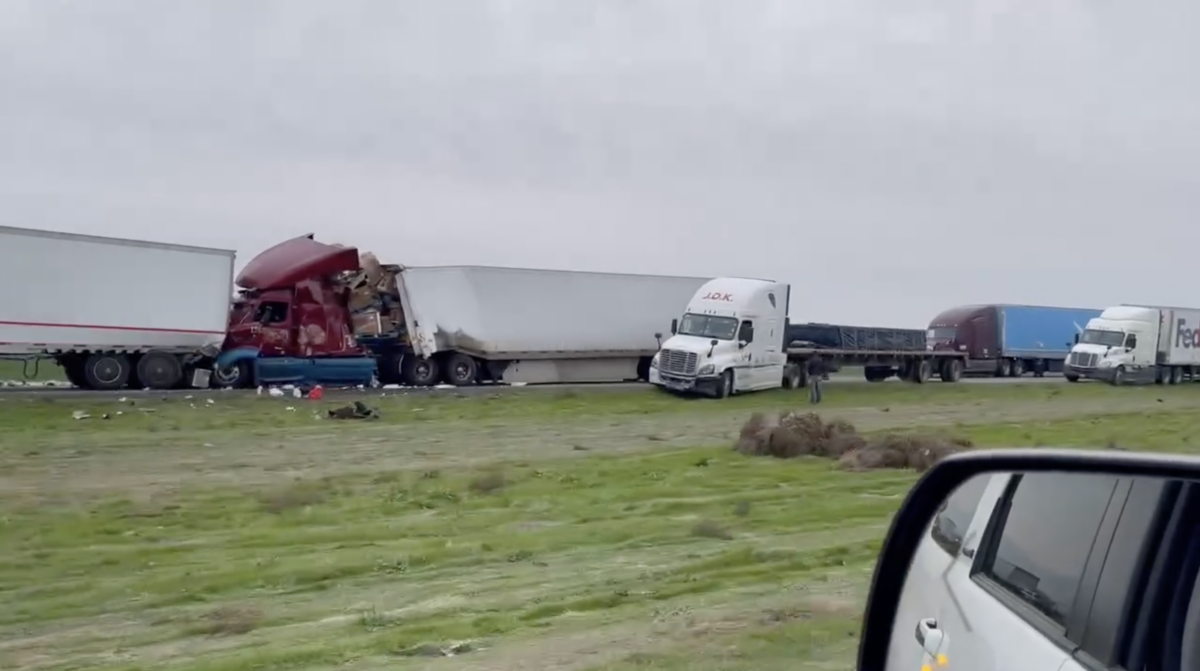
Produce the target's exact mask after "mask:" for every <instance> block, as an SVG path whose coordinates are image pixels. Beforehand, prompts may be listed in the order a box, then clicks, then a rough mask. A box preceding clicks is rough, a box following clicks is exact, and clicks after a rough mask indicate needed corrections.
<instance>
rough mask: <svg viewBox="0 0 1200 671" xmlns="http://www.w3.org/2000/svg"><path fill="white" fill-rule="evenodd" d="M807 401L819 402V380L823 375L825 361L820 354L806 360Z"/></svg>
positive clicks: (814, 403)
mask: <svg viewBox="0 0 1200 671" xmlns="http://www.w3.org/2000/svg"><path fill="white" fill-rule="evenodd" d="M806 365H807V366H808V384H809V387H808V389H809V391H808V401H809V403H812V404H813V405H816V404H817V403H820V402H821V381H822V380H823V379H824V376H825V362H824V361H822V360H821V357H820V356H814V357H813V358H811V359H809V360H808V363H807V364H806Z"/></svg>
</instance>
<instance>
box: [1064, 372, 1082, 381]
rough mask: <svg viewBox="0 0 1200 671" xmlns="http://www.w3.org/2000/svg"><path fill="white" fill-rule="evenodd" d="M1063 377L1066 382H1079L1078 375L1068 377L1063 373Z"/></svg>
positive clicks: (1068, 375)
mask: <svg viewBox="0 0 1200 671" xmlns="http://www.w3.org/2000/svg"><path fill="white" fill-rule="evenodd" d="M1063 377H1065V378H1067V382H1078V381H1079V376H1078V375H1070V374H1066V373H1064V374H1063Z"/></svg>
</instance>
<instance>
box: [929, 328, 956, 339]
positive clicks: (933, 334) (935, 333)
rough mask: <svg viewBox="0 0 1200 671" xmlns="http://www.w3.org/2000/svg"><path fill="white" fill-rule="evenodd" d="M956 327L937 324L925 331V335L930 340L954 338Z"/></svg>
mask: <svg viewBox="0 0 1200 671" xmlns="http://www.w3.org/2000/svg"><path fill="white" fill-rule="evenodd" d="M957 331H958V329H956V328H953V327H945V326H939V327H935V328H931V329H929V331H928V332H926V333H925V337H926V338H928V339H930V340H954V336H955V335H956V333H957Z"/></svg>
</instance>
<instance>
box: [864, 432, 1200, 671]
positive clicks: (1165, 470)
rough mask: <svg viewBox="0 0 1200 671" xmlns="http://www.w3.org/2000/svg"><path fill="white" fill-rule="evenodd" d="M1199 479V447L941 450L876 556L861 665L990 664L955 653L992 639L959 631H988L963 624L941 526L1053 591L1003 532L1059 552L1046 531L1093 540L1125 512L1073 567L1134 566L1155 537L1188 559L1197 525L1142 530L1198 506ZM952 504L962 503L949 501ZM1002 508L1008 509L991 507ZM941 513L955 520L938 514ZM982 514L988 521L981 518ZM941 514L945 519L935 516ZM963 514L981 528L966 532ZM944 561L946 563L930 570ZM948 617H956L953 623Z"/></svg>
mask: <svg viewBox="0 0 1200 671" xmlns="http://www.w3.org/2000/svg"><path fill="white" fill-rule="evenodd" d="M1197 486H1200V456H1185V455H1174V454H1172V455H1165V454H1146V453H1139V452H1131V451H1124V450H1119V449H1108V450H1104V449H1099V450H1097V449H1080V450H1063V449H1053V448H1034V449H999V450H983V449H965V450H963V451H960V452H958V453H956V454H951V455H949V456H946V457H944V458H942V459H941V460H940V461H938V462H937V463H935V464H934V465H933V466H932V467H931V468H930V469H929V470H928V471H926V472H925V474H924V475H923V476H922V477H921V479H920V480H919V481H918V482H917V483H916V484H915V485H914V486H913V487H912V489H910V490H909V492H908V494H907V496H906V497H905V500H904V503H903V504H902V505H901V506H900V509H899V511H897V512H896V514H895V515H894V516H893V517H892V521H891V526H890V529H889V530H888V532H887V537H886V539H885V541H884V543H883V547H882V549H881V550H880V553H879V556H878V558H877V560H876V562H875V570H874V577H873V579H872V582H871V591H870V594H869V596H868V598H867V607H866V611H865V613H864V614H863V624H862V633H861V636H860V638H859V647H858V663H857V664H856V665H855V666H854V667H853V668H857V669H903V668H909V667H910V666H911V667H918V666H920V663H919V662H916V661H915V660H918V659H924V660H926V661H925V663H926V664H927V665H929V666H931V667H933V668H937V667H939V666H944V665H946V664H947V663H949V664H953V665H954V666H951V667H950V668H957V667H960V666H961V667H963V668H966V667H971V666H978V665H979V664H980V663H983V660H980V659H972V658H969V657H967V658H963V659H961V660H956V659H953V656H954V654H955V651H956V650H958V651H960V652H959V653H958V654H963V655H971V654H977V653H976V652H975V651H977V650H979V649H981V647H983V648H986V647H987V646H978V645H973V644H968V645H961V644H959V642H958V641H957V640H951V638H955V639H957V638H958V637H962V638H963V639H966V640H964V641H963V643H969V642H971V641H977V642H980V643H982V642H984V641H986V640H987V639H986V637H987V633H986V631H983V629H984V628H982V627H976V628H975V631H974V632H972V631H971V630H970V629H966V628H964V627H960V626H955V619H954V618H955V617H956V616H955V615H954V613H955V612H956V609H957V608H958V604H957V603H956V602H955V600H954V599H953V596H952V595H951V594H948V593H947V589H946V585H945V584H941V580H942V579H944V576H943V575H942V570H943V569H944V567H945V564H946V562H947V561H948V557H949V555H947V554H946V551H945V550H944V549H943V548H942V547H940V545H939V538H938V536H939V535H940V534H938V533H937V532H938V531H948V530H953V531H955V534H956V535H957V534H962V536H963V538H964V539H965V540H963V541H961V545H962V550H961V551H962V552H968V551H969V552H971V553H972V554H973V555H975V556H976V559H975V560H974V564H975V566H974V567H973V569H972V570H973V571H978V572H980V573H981V574H983V575H999V576H1001V577H1003V578H1005V579H1006V581H1007V582H1006V583H1005V584H1007V585H1009V586H1008V587H1004V588H1002V589H1008V590H1009V592H1010V593H1011V594H1012V595H1013V598H1014V599H1026V600H1030V599H1035V598H1040V597H1045V598H1049V597H1048V596H1047V595H1044V594H1042V593H1041V592H1040V591H1039V590H1038V586H1039V582H1038V576H1037V575H1036V574H1034V573H1033V572H1031V571H1029V570H1024V567H1020V568H1015V569H1014V563H1013V562H1014V560H1013V559H1012V558H1011V557H1008V558H1006V557H1004V556H1003V555H1004V552H1005V550H1004V548H1005V547H1006V545H1005V544H1004V543H1003V541H1004V540H1005V539H1011V541H1012V547H1020V548H1022V549H1023V550H1024V551H1025V552H1032V551H1030V550H1028V549H1027V548H1034V549H1035V550H1037V551H1038V552H1039V553H1040V554H1041V555H1045V556H1049V555H1050V554H1051V553H1050V549H1049V548H1039V543H1041V539H1043V538H1053V537H1056V536H1071V534H1070V533H1064V530H1065V529H1079V528H1081V527H1087V528H1086V529H1084V533H1081V534H1078V535H1079V536H1080V537H1081V538H1083V537H1086V539H1087V542H1088V543H1090V542H1091V540H1092V539H1094V538H1097V537H1102V536H1103V534H1102V533H1100V534H1099V536H1098V535H1097V533H1095V532H1094V531H1093V528H1095V531H1098V528H1099V527H1100V526H1101V525H1102V524H1103V523H1104V521H1105V520H1108V519H1110V518H1112V519H1116V515H1115V513H1116V514H1119V515H1120V517H1121V521H1120V523H1118V525H1117V532H1116V535H1115V536H1114V535H1113V532H1112V531H1111V530H1110V532H1109V534H1110V535H1109V536H1108V540H1106V541H1104V542H1105V543H1107V545H1106V546H1105V547H1104V548H1102V549H1100V550H1098V551H1097V552H1094V553H1091V558H1090V559H1088V560H1086V561H1085V562H1084V564H1083V565H1080V566H1077V567H1075V570H1076V571H1077V572H1078V573H1079V574H1083V573H1084V572H1088V574H1089V575H1090V574H1091V572H1092V571H1093V570H1094V571H1099V568H1100V566H1099V564H1098V563H1097V562H1098V561H1104V558H1105V556H1106V555H1109V553H1110V552H1115V553H1118V554H1120V555H1121V557H1122V558H1123V559H1122V561H1128V562H1130V563H1131V565H1132V563H1133V562H1134V561H1136V557H1137V555H1138V552H1140V551H1141V550H1140V549H1141V548H1142V543H1143V542H1145V543H1148V544H1149V545H1148V546H1147V547H1156V548H1163V550H1162V551H1165V552H1168V553H1170V554H1173V555H1177V556H1173V557H1170V558H1168V565H1170V563H1171V562H1175V561H1178V562H1183V561H1185V558H1184V557H1183V556H1178V555H1180V554H1181V553H1187V552H1188V547H1189V542H1190V540H1191V534H1192V533H1193V530H1194V526H1191V525H1186V524H1183V525H1178V528H1175V526H1174V525H1171V528H1170V530H1168V531H1164V532H1161V533H1163V534H1165V537H1163V538H1158V537H1155V538H1145V537H1144V536H1143V535H1137V530H1138V529H1142V528H1144V527H1145V525H1153V523H1154V520H1156V519H1157V518H1158V517H1159V516H1162V518H1163V519H1167V518H1168V517H1169V518H1171V519H1174V518H1180V519H1187V518H1188V517H1186V516H1190V515H1192V514H1194V513H1195V511H1196V507H1195V506H1196V501H1195V499H1194V498H1193V497H1192V496H1189V495H1187V493H1188V492H1189V490H1193V489H1195V488H1196V487H1197ZM947 502H950V503H951V504H952V505H950V506H949V507H947V505H946V504H947ZM1000 509H1003V510H1004V511H1005V514H1004V515H1001V516H996V515H990V514H988V513H990V512H991V511H993V510H1000ZM1132 510H1140V511H1144V512H1143V513H1134V515H1135V517H1134V518H1132V519H1130V520H1129V523H1128V524H1126V520H1125V515H1128V514H1131V513H1130V511H1132ZM1085 511H1086V513H1085ZM939 514H941V515H942V516H943V517H948V518H949V519H944V520H941V519H938V518H937V516H938V515H939ZM972 519H975V520H980V519H983V520H988V521H985V522H983V523H982V524H981V525H979V528H976V526H977V525H976V524H974V523H971V522H970V520H972ZM956 520H958V521H956ZM935 521H936V522H937V524H933V523H934V522H935ZM964 524H969V525H970V526H971V529H970V530H969V531H968V529H967V528H966V527H965V526H964ZM1035 532H1036V533H1035ZM1035 539H1036V540H1037V542H1034V541H1035ZM943 540H944V539H943ZM955 540H957V539H955ZM1085 550H1087V548H1085ZM1097 555H1098V556H1099V558H1100V559H1099V560H1097V559H1096V557H1097ZM1020 556H1022V557H1024V556H1025V555H1024V554H1022V555H1020ZM1081 556H1085V557H1086V556H1088V552H1087V551H1083V552H1082V553H1081ZM1109 559H1110V560H1111V559H1112V557H1111V556H1109ZM1029 561H1032V560H1029ZM1177 565H1178V564H1177ZM935 566H936V570H934V569H933V568H932V567H935ZM1034 566H1037V565H1036V564H1034ZM910 567H912V570H910ZM993 572H994V573H993ZM1163 584H1164V585H1167V586H1166V587H1165V588H1164V589H1161V590H1159V591H1160V592H1162V593H1161V594H1158V596H1156V597H1154V598H1155V599H1156V601H1155V603H1161V602H1162V601H1163V599H1165V598H1167V597H1168V596H1170V595H1171V594H1170V592H1171V590H1170V587H1169V585H1172V584H1175V583H1173V582H1171V581H1170V580H1167V581H1165V582H1164V583H1163ZM1188 589H1189V590H1190V587H1189V588H1188ZM1164 595H1165V596H1164ZM1051 603H1052V602H1051ZM1060 605H1061V606H1062V607H1063V608H1070V606H1071V604H1070V603H1067V604H1060ZM1151 607H1153V606H1151ZM1065 616H1069V615H1065ZM943 617H947V618H949V619H948V621H946V622H943V621H942V619H943ZM914 633H915V634H916V635H915V636H914ZM914 639H915V640H914ZM987 642H989V643H991V642H992V641H987ZM997 652H999V651H997ZM947 657H949V658H950V659H947ZM1014 659H1015V658H1014ZM999 660H1000V661H1004V658H1003V657H1001V658H999ZM1001 665H1002V664H998V666H1001Z"/></svg>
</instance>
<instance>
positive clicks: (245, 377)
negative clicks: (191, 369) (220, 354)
mask: <svg viewBox="0 0 1200 671" xmlns="http://www.w3.org/2000/svg"><path fill="white" fill-rule="evenodd" d="M211 384H212V386H214V387H216V388H218V389H245V388H247V387H249V386H250V385H252V384H254V362H253V361H251V360H249V359H242V360H241V361H239V362H237V363H235V364H233V365H231V366H226V367H224V368H217V369H215V370H213V374H212V379H211Z"/></svg>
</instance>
